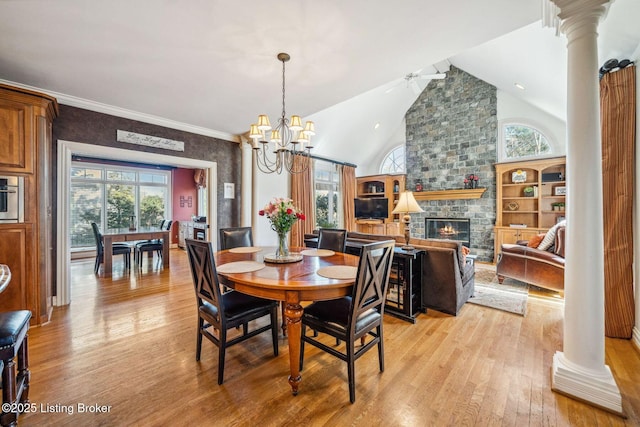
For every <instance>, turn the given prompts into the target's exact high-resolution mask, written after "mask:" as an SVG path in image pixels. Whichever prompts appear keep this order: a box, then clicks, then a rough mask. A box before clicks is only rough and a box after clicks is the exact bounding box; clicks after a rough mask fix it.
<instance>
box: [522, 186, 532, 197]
mask: <svg viewBox="0 0 640 427" xmlns="http://www.w3.org/2000/svg"><path fill="white" fill-rule="evenodd" d="M522 192H523V193H524V197H533V196H534V194H535V190H534V189H533V187H532V186H528V187H524V190H522Z"/></svg>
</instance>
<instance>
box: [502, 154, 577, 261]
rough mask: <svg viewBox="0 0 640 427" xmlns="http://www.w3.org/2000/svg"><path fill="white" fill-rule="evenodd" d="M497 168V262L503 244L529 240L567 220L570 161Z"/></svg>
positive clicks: (557, 159)
mask: <svg viewBox="0 0 640 427" xmlns="http://www.w3.org/2000/svg"><path fill="white" fill-rule="evenodd" d="M495 167H496V226H495V230H494V231H495V242H494V259H496V260H497V256H498V253H499V252H500V246H501V245H502V244H503V243H515V242H516V241H517V240H528V239H530V238H531V237H533V236H534V235H536V234H539V233H544V232H546V231H547V230H548V229H549V228H551V227H552V226H553V225H554V224H555V223H556V222H558V221H559V220H561V219H562V218H564V213H565V199H566V195H565V194H566V193H565V190H566V181H565V171H566V158H565V157H554V158H550V159H539V160H530V161H525V162H509V163H499V164H496V165H495Z"/></svg>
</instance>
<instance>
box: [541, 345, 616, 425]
mask: <svg viewBox="0 0 640 427" xmlns="http://www.w3.org/2000/svg"><path fill="white" fill-rule="evenodd" d="M604 368H605V369H604V371H602V372H592V371H590V370H587V369H581V368H580V367H579V366H577V365H574V364H573V363H571V362H569V361H567V360H566V358H565V357H564V353H563V352H561V351H557V352H556V354H554V355H553V366H552V367H551V389H552V390H553V391H556V392H558V393H561V394H564V395H567V396H569V397H573V398H576V399H578V400H581V401H583V402H586V403H589V404H591V405H593V406H597V407H599V408H602V409H604V410H606V411H609V412H613V413H614V414H618V415H621V416H624V412H623V411H622V396H621V395H620V389H619V388H618V385H617V384H616V381H615V379H614V378H613V374H612V373H611V370H610V369H609V367H608V366H607V365H604Z"/></svg>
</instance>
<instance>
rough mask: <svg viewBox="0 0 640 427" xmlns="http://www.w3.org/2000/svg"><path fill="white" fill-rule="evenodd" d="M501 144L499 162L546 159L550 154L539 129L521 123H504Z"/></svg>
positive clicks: (549, 149) (549, 145)
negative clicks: (531, 158) (532, 158)
mask: <svg viewBox="0 0 640 427" xmlns="http://www.w3.org/2000/svg"><path fill="white" fill-rule="evenodd" d="M501 142H502V147H501V150H500V156H499V157H500V160H501V161H507V160H516V159H520V158H523V157H547V156H549V155H550V154H552V150H551V144H549V140H548V139H547V137H546V136H545V135H544V134H543V133H542V132H541V131H540V130H539V129H536V128H534V127H532V126H529V125H525V124H521V123H505V124H504V125H503V126H502V138H501Z"/></svg>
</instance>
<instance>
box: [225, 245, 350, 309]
mask: <svg viewBox="0 0 640 427" xmlns="http://www.w3.org/2000/svg"><path fill="white" fill-rule="evenodd" d="M305 249H307V248H291V250H290V252H292V253H300V252H302V251H304V250H305ZM273 252H275V247H265V248H262V250H260V251H258V252H251V253H238V252H231V251H229V250H225V251H220V252H217V253H216V254H215V262H216V266H221V265H224V264H228V263H232V262H238V261H253V262H255V263H264V268H260V269H251V270H252V271H247V272H234V273H224V272H218V276H219V277H221V281H222V283H223V284H231V285H232V286H231V287H234V288H236V289H237V290H241V291H245V292H247V293H250V294H253V295H256V296H263V297H266V298H273V299H280V300H285V299H286V298H285V297H286V294H287V292H289V293H291V292H295V293H296V294H297V297H298V299H299V300H300V301H314V300H318V299H331V298H336V297H339V296H344V295H348V294H349V292H350V289H351V287H352V286H353V284H354V283H355V277H353V278H347V279H332V278H329V277H325V276H322V275H320V274H318V270H320V269H321V268H323V267H329V266H351V267H357V266H358V262H359V260H360V257H358V256H355V255H351V254H346V253H340V252H336V253H335V254H333V255H331V256H322V257H319V256H302V260H301V261H298V262H291V263H270V262H265V261H264V257H265V255H269V254H273ZM223 270H224V269H223ZM325 270H326V268H325ZM236 271H237V270H236Z"/></svg>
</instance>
